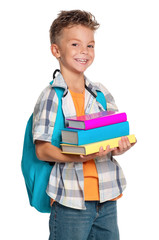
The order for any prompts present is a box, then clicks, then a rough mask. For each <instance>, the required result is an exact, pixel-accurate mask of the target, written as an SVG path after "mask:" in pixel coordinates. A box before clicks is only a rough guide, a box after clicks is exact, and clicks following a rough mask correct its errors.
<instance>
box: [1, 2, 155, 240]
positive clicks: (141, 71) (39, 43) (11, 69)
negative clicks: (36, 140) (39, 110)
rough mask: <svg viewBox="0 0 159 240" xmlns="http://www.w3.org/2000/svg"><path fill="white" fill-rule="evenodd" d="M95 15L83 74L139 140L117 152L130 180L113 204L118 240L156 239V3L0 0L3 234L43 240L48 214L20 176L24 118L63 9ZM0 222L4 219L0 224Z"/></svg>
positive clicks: (43, 82) (43, 76)
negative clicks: (33, 203) (33, 202)
mask: <svg viewBox="0 0 159 240" xmlns="http://www.w3.org/2000/svg"><path fill="white" fill-rule="evenodd" d="M71 9H82V10H86V11H90V12H92V13H93V14H94V15H95V16H96V19H97V21H98V22H99V23H100V24H101V26H100V28H99V30H98V31H97V32H96V36H95V39H96V60H95V61H94V63H93V65H92V66H91V67H90V69H88V70H87V72H86V75H87V77H88V78H89V79H91V80H92V81H100V82H102V83H103V84H104V85H105V86H106V87H107V88H108V89H109V91H110V92H111V93H112V94H113V96H114V97H115V100H116V103H117V105H118V107H119V110H120V111H125V112H127V115H128V120H129V123H130V131H131V133H134V134H135V135H136V137H137V140H138V143H137V145H136V146H135V147H133V148H132V149H131V150H130V151H129V152H127V153H126V154H125V155H123V156H120V157H117V160H118V161H119V163H120V165H121V166H122V168H123V170H124V173H125V175H126V178H127V183H128V184H127V189H126V190H125V192H124V196H123V198H122V199H120V200H119V201H118V221H119V228H120V235H121V240H134V239H137V240H139V239H144V240H147V239H159V232H158V214H159V206H158V190H159V187H158V185H159V178H158V176H159V170H158V167H159V164H158V162H159V159H158V134H159V128H158V118H159V114H158V104H159V98H158V89H159V87H158V80H159V3H158V1H155V0H151V1H150V0H149V1H147V0H144V1H142V0H133V1H129V0H111V1H100V0H98V1H92V0H91V1H89V0H87V1H86V0H80V1H73V0H71V1H69V0H68V1H64V0H63V1H62V0H58V1H53V0H52V1H51V0H46V1H41V0H27V1H20V0H19V1H18V0H14V1H11V0H6V1H3V3H2V2H1V4H0V41H1V44H0V61H1V63H0V66H1V67H0V79H1V83H0V104H1V105H0V112H1V117H0V121H1V123H0V127H1V130H0V133H1V144H0V146H1V147H0V149H1V150H0V152H1V174H0V194H1V197H0V216H1V218H2V221H1V231H0V235H2V237H1V239H23V240H25V239H30V240H32V239H38V240H45V239H48V234H49V230H48V220H49V215H48V214H41V213H38V212H37V211H36V210H35V209H33V208H31V207H30V206H29V202H28V198H27V193H26V189H25V185H24V180H23V176H22V173H21V167H20V163H21V155H22V146H23V137H24V131H25V126H26V122H27V120H28V118H29V116H30V114H31V113H32V111H33V108H34V104H35V102H36V100H37V98H38V96H39V94H40V92H41V91H42V90H43V88H44V87H46V86H47V84H48V83H49V82H50V81H51V80H52V72H53V70H54V69H55V68H57V67H58V63H57V62H56V59H54V58H53V57H52V55H51V52H50V43H49V28H50V25H51V23H52V21H53V19H54V18H56V16H57V14H58V12H59V11H60V10H71ZM2 222H3V224H2Z"/></svg>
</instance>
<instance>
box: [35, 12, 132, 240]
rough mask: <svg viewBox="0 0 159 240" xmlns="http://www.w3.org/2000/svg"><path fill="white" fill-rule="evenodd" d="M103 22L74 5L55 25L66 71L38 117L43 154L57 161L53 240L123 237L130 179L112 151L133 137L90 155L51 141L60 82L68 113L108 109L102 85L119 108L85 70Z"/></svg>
mask: <svg viewBox="0 0 159 240" xmlns="http://www.w3.org/2000/svg"><path fill="white" fill-rule="evenodd" d="M98 27H99V24H98V23H97V21H96V20H95V18H94V17H93V15H92V14H90V13H88V12H85V11H80V10H72V11H62V12H61V13H60V14H59V16H58V18H57V19H55V20H54V22H53V23H52V25H51V28H50V40H51V51H52V54H53V56H55V57H56V58H57V60H58V61H59V65H60V73H59V74H58V75H57V77H55V78H54V81H53V83H52V85H50V86H49V87H47V88H46V89H45V90H44V91H43V92H42V94H41V96H40V98H39V99H38V102H37V104H36V107H35V111H34V122H33V139H34V142H35V144H36V154H37V156H38V158H39V159H41V160H43V161H48V162H55V165H54V166H53V169H52V172H51V174H50V180H49V183H48V187H47V194H48V195H49V196H50V198H51V205H52V210H51V215H50V222H49V225H50V238H49V239H50V240H52V239H57V240H63V239H65V240H67V239H69V240H78V239H79V240H90V239H98V240H104V239H105V240H118V239H119V231H118V226H117V209H116V200H117V199H118V198H120V197H121V196H122V192H123V190H124V189H125V186H126V181H125V178H124V175H123V172H122V169H121V167H120V166H119V164H118V163H117V162H116V161H115V159H114V158H113V157H112V156H114V155H119V154H123V153H124V152H126V151H127V150H128V149H130V147H131V146H132V145H131V144H130V142H129V140H128V139H127V138H126V137H123V138H122V140H121V141H120V142H119V147H118V148H115V149H110V147H109V146H108V147H107V148H106V150H103V146H101V148H100V149H99V152H98V153H95V154H90V155H87V156H82V155H81V156H78V155H69V154H63V153H62V152H61V149H60V148H59V147H57V146H54V145H53V144H51V139H52V135H54V130H55V129H54V127H55V126H54V120H53V119H54V113H55V112H56V111H57V102H58V101H57V96H56V92H55V90H54V88H55V87H58V88H63V89H64V94H63V98H62V111H63V115H64V118H67V117H69V116H72V115H78V116H80V115H83V114H89V113H93V112H99V111H102V110H105V109H104V108H103V107H102V105H101V104H100V103H99V102H98V101H97V99H96V97H97V91H100V92H103V94H104V95H105V99H106V104H107V110H114V111H116V110H117V108H116V105H115V102H114V99H113V97H112V96H111V94H110V93H109V92H108V90H107V89H106V88H104V87H103V86H102V85H101V84H94V83H92V82H90V81H89V80H88V79H87V78H86V77H85V76H84V72H85V70H86V69H87V68H88V67H89V66H90V65H91V64H92V63H93V60H94V47H95V40H94V32H95V30H96V29H97V28H98ZM48 106H49V107H48Z"/></svg>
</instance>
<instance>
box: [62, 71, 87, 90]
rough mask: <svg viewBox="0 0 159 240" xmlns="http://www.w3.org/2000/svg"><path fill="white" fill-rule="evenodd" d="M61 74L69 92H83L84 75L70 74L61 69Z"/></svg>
mask: <svg viewBox="0 0 159 240" xmlns="http://www.w3.org/2000/svg"><path fill="white" fill-rule="evenodd" d="M61 74H62V76H63V78H64V80H65V82H66V84H67V86H68V88H69V89H70V90H71V91H73V92H78V93H82V92H83V91H84V88H85V82H84V73H76V72H70V71H68V70H66V69H61Z"/></svg>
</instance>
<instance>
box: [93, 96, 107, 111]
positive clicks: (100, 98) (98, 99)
mask: <svg viewBox="0 0 159 240" xmlns="http://www.w3.org/2000/svg"><path fill="white" fill-rule="evenodd" d="M96 100H97V101H98V102H99V103H100V104H101V105H102V107H103V108H104V110H107V102H106V99H105V96H104V94H103V93H102V92H100V91H97V97H96Z"/></svg>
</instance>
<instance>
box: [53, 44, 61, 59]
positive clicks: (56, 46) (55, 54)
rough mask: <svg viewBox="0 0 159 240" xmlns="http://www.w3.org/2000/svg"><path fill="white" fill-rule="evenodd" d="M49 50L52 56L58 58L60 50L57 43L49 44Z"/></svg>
mask: <svg viewBox="0 0 159 240" xmlns="http://www.w3.org/2000/svg"><path fill="white" fill-rule="evenodd" d="M51 52H52V54H53V55H54V57H56V58H59V57H60V56H61V55H60V50H59V47H58V45H57V44H54V43H53V44H51Z"/></svg>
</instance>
